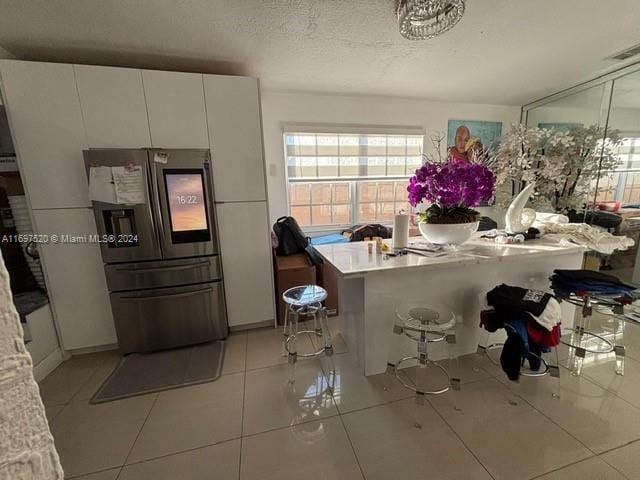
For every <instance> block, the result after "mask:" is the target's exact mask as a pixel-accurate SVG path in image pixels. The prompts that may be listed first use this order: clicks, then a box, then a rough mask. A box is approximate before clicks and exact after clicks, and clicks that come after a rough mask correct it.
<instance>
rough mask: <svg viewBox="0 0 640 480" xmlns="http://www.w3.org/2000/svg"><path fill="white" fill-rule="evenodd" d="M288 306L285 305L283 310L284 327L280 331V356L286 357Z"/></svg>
mask: <svg viewBox="0 0 640 480" xmlns="http://www.w3.org/2000/svg"><path fill="white" fill-rule="evenodd" d="M289 330H290V329H289V305H287V306H286V307H285V309H284V326H283V329H282V335H283V340H282V356H283V357H286V356H287V338H289Z"/></svg>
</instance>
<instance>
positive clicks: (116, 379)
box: [91, 340, 225, 403]
mask: <svg viewBox="0 0 640 480" xmlns="http://www.w3.org/2000/svg"><path fill="white" fill-rule="evenodd" d="M224 347H225V342H224V341H223V340H217V341H215V342H210V343H204V344H200V345H193V346H191V347H185V348H178V349H174V350H164V351H161V352H153V353H132V354H130V355H127V356H126V357H123V358H122V360H120V363H119V364H118V366H117V367H116V369H115V370H114V371H113V373H112V374H111V375H110V376H109V378H107V380H105V382H104V383H103V384H102V386H101V387H100V388H99V389H98V391H97V392H96V394H95V395H94V396H93V398H92V399H91V403H103V402H110V401H112V400H119V399H121V398H127V397H133V396H136V395H143V394H145V393H153V392H160V391H162V390H169V389H172V388H178V387H185V386H188V385H195V384H198V383H206V382H212V381H214V380H217V379H218V377H219V376H220V373H221V372H222V363H223V361H224Z"/></svg>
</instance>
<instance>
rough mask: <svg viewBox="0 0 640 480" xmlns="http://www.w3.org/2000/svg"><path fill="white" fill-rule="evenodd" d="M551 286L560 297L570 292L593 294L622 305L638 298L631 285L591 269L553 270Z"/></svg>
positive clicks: (584, 294)
mask: <svg viewBox="0 0 640 480" xmlns="http://www.w3.org/2000/svg"><path fill="white" fill-rule="evenodd" d="M551 287H552V288H553V291H554V293H555V294H556V296H557V297H558V298H560V299H565V298H569V297H570V296H571V294H574V295H576V296H578V297H584V296H586V295H595V296H601V297H608V298H613V299H615V300H616V301H617V302H618V303H621V304H622V305H628V304H630V303H632V302H633V301H635V300H637V299H638V298H640V295H639V294H638V292H637V290H636V287H634V286H633V285H627V284H626V283H624V282H622V281H620V279H619V278H617V277H614V276H613V275H607V274H606V273H601V272H596V271H593V270H554V271H553V275H552V276H551Z"/></svg>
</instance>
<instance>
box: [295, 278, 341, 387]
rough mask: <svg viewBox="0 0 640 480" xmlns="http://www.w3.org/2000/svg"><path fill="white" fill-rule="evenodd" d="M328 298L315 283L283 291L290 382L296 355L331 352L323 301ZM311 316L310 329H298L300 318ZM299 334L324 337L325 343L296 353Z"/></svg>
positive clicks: (306, 355)
mask: <svg viewBox="0 0 640 480" xmlns="http://www.w3.org/2000/svg"><path fill="white" fill-rule="evenodd" d="M326 299H327V291H326V290H325V289H324V288H322V287H320V286H318V285H301V286H297V287H292V288H290V289H288V290H287V291H285V292H284V293H283V294H282V300H283V301H284V302H285V303H286V305H287V308H286V310H285V318H284V337H285V339H284V342H283V345H284V351H285V354H286V355H287V357H288V362H289V364H290V365H291V376H290V381H291V382H293V381H294V380H295V364H296V362H297V360H298V357H301V358H306V357H317V356H319V355H323V354H324V355H326V356H331V355H333V346H332V343H331V334H330V332H329V325H328V321H327V308H326V307H325V306H324V305H323V304H322V302H323V301H324V300H326ZM301 316H303V317H313V323H314V329H313V330H298V321H299V318H300V317H301ZM301 333H308V334H310V335H315V336H316V337H320V338H322V339H323V340H324V346H323V347H322V348H320V349H318V350H316V351H313V352H305V353H298V350H297V346H296V339H297V336H298V335H299V334H301Z"/></svg>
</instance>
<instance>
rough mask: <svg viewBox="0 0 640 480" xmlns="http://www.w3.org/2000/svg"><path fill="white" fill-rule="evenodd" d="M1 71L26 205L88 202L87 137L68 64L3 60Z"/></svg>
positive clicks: (37, 206)
mask: <svg viewBox="0 0 640 480" xmlns="http://www.w3.org/2000/svg"><path fill="white" fill-rule="evenodd" d="M0 77H1V79H2V85H3V96H4V101H5V104H6V109H7V113H8V116H9V123H10V127H11V132H12V134H13V139H14V141H15V148H16V152H17V155H18V161H19V163H20V172H21V175H22V178H23V181H24V183H25V187H26V190H27V194H28V197H29V201H30V203H31V208H33V209H41V208H69V207H88V206H89V205H90V202H89V194H88V189H87V178H86V174H85V169H84V161H83V159H82V150H83V149H86V148H87V141H86V137H85V133H84V128H83V125H82V113H81V111H80V103H79V102H78V92H77V90H76V84H75V80H74V77H73V67H72V66H71V65H63V64H59V63H32V62H20V61H14V60H3V61H0Z"/></svg>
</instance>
